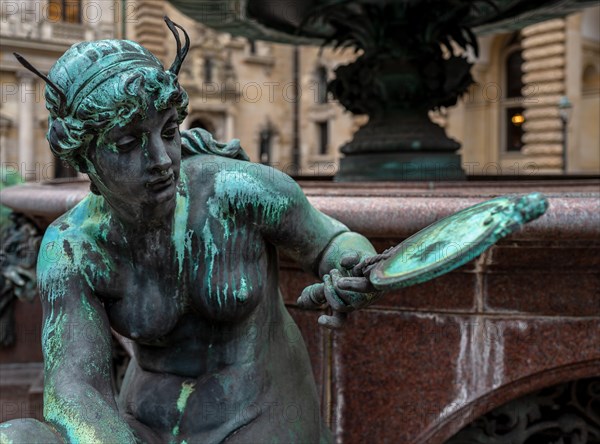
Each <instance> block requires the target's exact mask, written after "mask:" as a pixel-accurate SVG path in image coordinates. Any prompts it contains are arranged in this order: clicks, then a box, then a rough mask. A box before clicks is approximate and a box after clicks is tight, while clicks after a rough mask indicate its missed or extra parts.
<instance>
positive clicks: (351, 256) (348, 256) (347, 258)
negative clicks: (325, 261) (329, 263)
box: [340, 251, 360, 270]
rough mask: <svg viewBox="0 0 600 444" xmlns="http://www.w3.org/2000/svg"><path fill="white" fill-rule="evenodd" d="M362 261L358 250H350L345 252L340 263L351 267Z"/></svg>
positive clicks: (348, 267)
mask: <svg viewBox="0 0 600 444" xmlns="http://www.w3.org/2000/svg"><path fill="white" fill-rule="evenodd" d="M359 262H360V255H359V254H358V252H357V251H349V252H347V253H344V255H343V256H342V259H341V260H340V265H341V266H342V267H344V268H346V269H348V270H349V269H351V268H352V267H354V266H355V265H356V264H358V263H359Z"/></svg>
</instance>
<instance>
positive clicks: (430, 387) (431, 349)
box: [332, 310, 600, 444]
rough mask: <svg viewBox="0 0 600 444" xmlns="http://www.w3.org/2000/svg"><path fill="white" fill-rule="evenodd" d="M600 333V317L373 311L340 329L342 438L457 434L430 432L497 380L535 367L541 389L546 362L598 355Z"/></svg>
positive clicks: (337, 374)
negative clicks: (464, 314) (524, 316)
mask: <svg viewBox="0 0 600 444" xmlns="http://www.w3.org/2000/svg"><path fill="white" fill-rule="evenodd" d="M599 331H600V320H598V319H589V318H588V319H581V320H574V319H565V318H554V319H549V318H533V317H532V318H529V319H523V318H521V317H517V318H511V317H509V316H508V315H507V316H506V317H497V316H494V317H485V316H470V317H467V316H454V315H441V314H433V313H427V314H425V313H405V312H392V311H376V310H368V313H365V314H364V315H363V316H360V317H355V318H352V319H351V320H350V321H349V323H348V325H347V326H346V328H345V329H344V330H343V331H340V332H336V333H334V339H333V347H334V349H333V372H332V375H333V376H332V377H333V380H332V396H333V398H332V400H333V403H334V405H335V406H336V409H335V411H334V432H335V435H336V438H337V440H338V442H344V444H353V443H365V442H377V443H394V444H395V443H407V444H417V443H419V444H422V443H427V444H441V443H443V442H444V441H445V440H446V439H447V438H449V437H450V436H451V433H452V432H448V434H446V435H445V436H440V435H439V434H438V436H437V438H435V439H432V438H431V435H432V431H435V430H436V429H438V428H439V427H440V426H441V425H443V424H445V423H448V422H450V423H451V422H452V418H453V415H454V414H456V413H457V412H460V411H463V410H465V409H466V410H468V409H469V407H468V406H469V404H470V403H471V402H474V401H478V400H481V399H483V400H485V397H487V396H489V393H490V392H492V391H493V388H494V387H495V388H498V387H509V386H511V385H512V384H514V385H515V386H518V385H519V384H524V383H523V382H522V381H526V380H527V379H528V378H532V377H533V376H534V375H535V378H536V381H535V384H536V385H537V386H538V387H540V386H543V384H544V378H545V375H546V374H542V375H539V374H538V373H539V372H540V371H542V370H549V369H559V368H561V367H563V366H569V365H574V364H575V363H577V362H580V361H581V360H587V361H591V360H594V359H600V349H599V348H598V346H597V345H598V339H599V337H598V335H599ZM549 375H550V373H548V377H549ZM553 383H554V381H553ZM518 390H519V389H515V390H514V392H515V393H513V395H516V392H518ZM520 390H523V388H522V387H521V389H520ZM472 419H475V418H472ZM467 421H468V420H467ZM455 431H456V430H455Z"/></svg>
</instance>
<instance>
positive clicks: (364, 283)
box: [337, 277, 377, 293]
mask: <svg viewBox="0 0 600 444" xmlns="http://www.w3.org/2000/svg"><path fill="white" fill-rule="evenodd" d="M337 286H338V288H339V289H340V290H347V291H357V292H359V293H374V292H377V289H376V288H375V287H373V284H371V281H369V280H368V279H367V278H364V277H342V278H340V279H339V280H338V281H337Z"/></svg>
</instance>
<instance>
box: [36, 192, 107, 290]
mask: <svg viewBox="0 0 600 444" xmlns="http://www.w3.org/2000/svg"><path fill="white" fill-rule="evenodd" d="M106 216H107V215H106V214H103V213H102V212H101V211H100V209H99V208H98V201H97V199H95V198H94V196H88V197H86V198H85V199H83V200H82V201H81V202H80V203H79V204H78V205H76V206H75V207H73V208H72V209H71V210H69V211H67V212H66V213H65V214H63V215H62V216H61V217H59V218H58V219H56V220H55V221H54V222H53V223H52V224H50V226H49V227H48V229H47V230H46V232H45V234H44V237H43V239H42V243H41V245H40V251H39V254H38V262H37V277H38V282H39V285H40V289H41V290H42V293H43V294H44V293H49V292H50V293H53V294H54V293H57V292H58V291H60V289H59V288H58V287H59V286H60V285H65V284H66V283H67V282H68V281H73V280H83V281H87V283H88V284H89V283H91V278H92V275H93V274H95V273H98V272H100V271H101V269H103V268H106V267H107V263H106V260H104V259H105V258H104V256H105V253H104V252H103V250H102V248H101V246H100V243H99V242H98V240H99V239H101V238H102V237H104V238H106V235H107V233H108V230H109V221H108V220H107V217H106ZM96 259H100V260H96Z"/></svg>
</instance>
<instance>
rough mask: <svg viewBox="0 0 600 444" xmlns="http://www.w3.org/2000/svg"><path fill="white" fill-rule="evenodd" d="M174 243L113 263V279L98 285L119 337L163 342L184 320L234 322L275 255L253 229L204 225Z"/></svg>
mask: <svg viewBox="0 0 600 444" xmlns="http://www.w3.org/2000/svg"><path fill="white" fill-rule="evenodd" d="M175 238H177V237H175ZM179 239H180V240H179V241H180V242H181V243H180V244H175V245H170V246H168V248H167V247H165V248H164V249H163V250H162V251H164V252H165V253H164V254H163V255H162V256H161V255H158V256H156V255H149V256H148V257H147V258H145V259H144V260H138V261H132V260H127V259H126V258H125V257H120V258H118V259H117V260H115V262H114V265H113V267H112V270H111V278H110V279H109V280H108V281H107V282H105V285H104V286H102V285H100V286H99V288H98V295H99V296H100V297H101V299H102V300H103V301H104V304H105V307H106V311H107V314H108V317H109V321H110V324H111V326H112V327H113V328H114V329H115V330H116V331H118V332H119V333H120V334H122V335H124V336H126V337H129V338H132V339H134V340H136V341H140V342H143V343H147V344H154V345H167V344H168V343H170V342H171V340H170V336H172V333H173V332H174V331H175V330H177V327H178V324H179V323H180V321H181V320H182V318H184V316H185V315H189V314H190V313H192V314H194V315H195V316H194V317H196V316H197V317H199V318H201V319H202V320H203V321H208V322H211V321H218V322H222V321H235V320H237V319H242V318H244V317H246V316H248V315H249V314H250V313H251V312H252V311H253V310H254V309H255V308H256V307H257V306H258V304H259V303H260V302H261V300H262V299H263V298H264V295H265V286H266V285H267V281H268V275H269V271H268V268H269V267H268V264H269V254H272V253H269V251H268V250H269V247H268V246H267V245H266V243H265V242H264V240H263V239H262V236H261V235H260V234H259V233H258V232H257V231H256V230H253V229H252V227H237V228H236V229H235V230H229V229H228V228H227V227H226V226H225V227H224V226H222V224H221V223H213V224H211V223H210V221H209V222H206V223H205V224H203V225H202V226H201V227H200V228H196V229H193V230H187V231H186V232H185V233H183V234H182V236H179ZM102 287H104V288H102ZM185 318H186V319H189V316H185Z"/></svg>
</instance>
